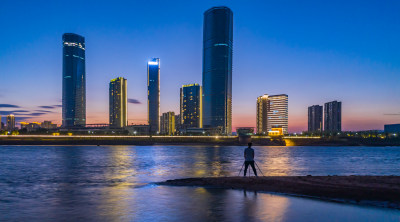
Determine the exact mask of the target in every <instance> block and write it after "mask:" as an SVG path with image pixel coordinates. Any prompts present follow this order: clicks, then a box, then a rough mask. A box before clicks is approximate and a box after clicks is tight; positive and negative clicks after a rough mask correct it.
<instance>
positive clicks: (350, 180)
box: [157, 176, 400, 209]
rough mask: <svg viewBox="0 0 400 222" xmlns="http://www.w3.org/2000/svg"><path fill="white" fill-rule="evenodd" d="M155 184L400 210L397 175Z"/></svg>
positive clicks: (213, 179)
mask: <svg viewBox="0 0 400 222" xmlns="http://www.w3.org/2000/svg"><path fill="white" fill-rule="evenodd" d="M157 184H159V185H172V186H202V187H209V188H227V189H242V190H251V191H265V192H273V193H283V194H289V195H296V196H305V197H311V198H318V199H322V200H331V201H338V202H345V203H354V204H363V205H372V206H379V207H388V208H396V209H400V176H267V177H207V178H187V179H177V180H167V181H165V182H160V183H157Z"/></svg>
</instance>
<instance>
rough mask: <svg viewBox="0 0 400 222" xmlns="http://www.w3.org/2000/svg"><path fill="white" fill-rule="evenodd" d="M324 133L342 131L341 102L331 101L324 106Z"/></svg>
mask: <svg viewBox="0 0 400 222" xmlns="http://www.w3.org/2000/svg"><path fill="white" fill-rule="evenodd" d="M324 131H325V132H340V131H342V102H338V101H332V102H328V103H325V105H324Z"/></svg>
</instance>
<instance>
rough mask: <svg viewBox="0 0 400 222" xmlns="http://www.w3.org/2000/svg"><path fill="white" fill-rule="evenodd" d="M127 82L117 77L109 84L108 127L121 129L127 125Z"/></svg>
mask: <svg viewBox="0 0 400 222" xmlns="http://www.w3.org/2000/svg"><path fill="white" fill-rule="evenodd" d="M127 94H128V90H127V80H126V79H124V78H122V77H118V78H115V79H112V80H111V82H110V101H109V102H110V107H109V109H110V110H109V114H110V126H112V127H118V128H123V127H125V126H127V125H128V95H127Z"/></svg>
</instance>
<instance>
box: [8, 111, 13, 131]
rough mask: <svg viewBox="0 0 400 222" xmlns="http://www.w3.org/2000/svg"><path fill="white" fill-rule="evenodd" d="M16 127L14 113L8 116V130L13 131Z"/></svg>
mask: <svg viewBox="0 0 400 222" xmlns="http://www.w3.org/2000/svg"><path fill="white" fill-rule="evenodd" d="M14 129H15V117H14V115H13V114H10V115H8V116H7V130H8V131H13V130H14Z"/></svg>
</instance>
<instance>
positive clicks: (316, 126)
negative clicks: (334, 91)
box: [308, 105, 322, 132]
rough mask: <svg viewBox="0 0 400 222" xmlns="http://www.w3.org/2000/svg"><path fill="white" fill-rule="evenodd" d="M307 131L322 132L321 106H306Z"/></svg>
mask: <svg viewBox="0 0 400 222" xmlns="http://www.w3.org/2000/svg"><path fill="white" fill-rule="evenodd" d="M308 132H322V106H319V105H314V106H310V107H308Z"/></svg>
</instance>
